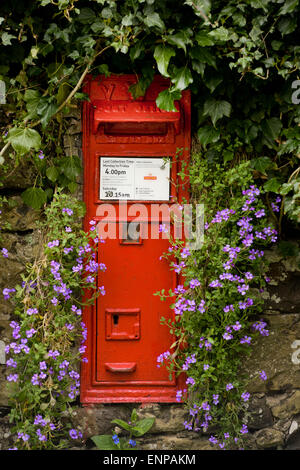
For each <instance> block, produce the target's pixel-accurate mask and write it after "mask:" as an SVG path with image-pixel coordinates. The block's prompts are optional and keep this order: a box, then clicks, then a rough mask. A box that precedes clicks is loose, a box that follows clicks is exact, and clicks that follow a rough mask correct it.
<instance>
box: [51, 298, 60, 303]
mask: <svg viewBox="0 0 300 470" xmlns="http://www.w3.org/2000/svg"><path fill="white" fill-rule="evenodd" d="M51 303H52V304H53V305H57V304H58V303H59V300H58V299H57V298H56V297H52V299H51Z"/></svg>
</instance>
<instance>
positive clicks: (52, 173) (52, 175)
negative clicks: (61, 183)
mask: <svg viewBox="0 0 300 470" xmlns="http://www.w3.org/2000/svg"><path fill="white" fill-rule="evenodd" d="M46 176H47V178H48V179H49V180H50V181H52V183H54V182H55V181H56V180H57V178H58V176H59V171H58V169H57V168H56V167H55V166H50V167H49V168H47V170H46Z"/></svg>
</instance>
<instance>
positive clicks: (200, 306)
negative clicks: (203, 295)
mask: <svg viewBox="0 0 300 470" xmlns="http://www.w3.org/2000/svg"><path fill="white" fill-rule="evenodd" d="M198 310H199V312H200V313H204V312H205V301H204V300H201V302H200V304H199V306H198Z"/></svg>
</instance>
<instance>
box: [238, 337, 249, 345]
mask: <svg viewBox="0 0 300 470" xmlns="http://www.w3.org/2000/svg"><path fill="white" fill-rule="evenodd" d="M240 343H241V344H250V343H251V336H244V338H242V339H241V340H240Z"/></svg>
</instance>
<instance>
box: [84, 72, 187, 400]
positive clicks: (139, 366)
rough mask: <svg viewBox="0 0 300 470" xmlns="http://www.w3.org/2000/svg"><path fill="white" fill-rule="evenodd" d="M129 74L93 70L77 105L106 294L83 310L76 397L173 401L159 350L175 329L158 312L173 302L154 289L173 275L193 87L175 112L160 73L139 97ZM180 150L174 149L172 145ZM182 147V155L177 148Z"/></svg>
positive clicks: (168, 284) (166, 312) (172, 384)
mask: <svg viewBox="0 0 300 470" xmlns="http://www.w3.org/2000/svg"><path fill="white" fill-rule="evenodd" d="M134 83H136V77H135V76H130V75H125V76H121V77H119V76H118V77H116V76H110V77H108V78H103V77H100V78H99V79H93V80H92V79H90V80H89V81H88V82H87V84H86V87H85V91H86V92H87V93H88V94H89V97H90V102H89V103H86V104H85V105H84V109H83V122H84V126H83V137H84V138H83V152H84V168H85V179H84V199H85V203H86V206H87V216H86V227H88V222H89V221H90V220H91V219H93V220H96V221H97V229H98V235H99V237H101V238H102V239H104V241H105V242H104V243H99V253H98V262H100V263H104V264H105V265H106V267H107V269H106V270H105V272H101V273H99V275H98V284H99V286H102V285H103V286H104V287H105V292H106V294H105V295H104V296H100V297H99V298H98V300H97V302H96V304H95V305H94V306H92V307H88V308H86V309H85V312H84V321H85V323H86V325H87V329H88V342H87V356H88V363H84V364H83V367H82V383H81V401H82V402H83V403H97V402H99V403H101V402H121V401H127V402H146V401H152V402H153V401H158V402H173V401H176V391H177V389H178V388H180V387H181V385H182V384H181V383H180V379H179V380H178V379H176V378H175V376H174V375H171V376H170V374H169V372H168V371H167V370H166V368H164V367H157V357H158V356H159V355H160V354H161V353H163V352H165V351H167V350H169V349H170V346H171V344H172V342H173V338H172V337H171V336H170V333H169V330H168V328H167V327H166V326H165V325H162V324H161V321H160V319H161V318H162V317H164V318H165V319H172V318H173V311H172V309H171V308H170V305H171V299H170V301H165V302H162V301H161V300H160V297H159V296H157V295H154V294H155V293H156V292H157V291H160V290H161V289H165V291H166V292H168V291H169V289H172V290H174V288H175V287H176V285H177V284H178V282H179V279H178V276H177V274H176V273H175V272H174V271H172V270H170V267H169V264H168V262H167V261H166V260H165V259H164V258H163V257H162V255H163V253H164V252H167V251H168V248H169V241H168V236H167V235H166V234H165V232H164V231H162V230H161V227H162V226H168V227H169V230H170V233H172V224H170V210H171V206H172V204H174V203H175V202H182V201H183V199H184V200H187V199H188V188H187V187H185V186H182V185H178V183H179V181H178V176H177V175H178V172H179V171H180V169H181V165H182V162H185V163H187V161H188V158H189V148H190V96H189V93H187V92H185V93H183V97H182V99H181V100H180V101H178V102H177V103H176V108H177V111H176V112H165V111H161V110H159V109H158V108H157V106H156V103H155V100H156V98H157V96H158V94H159V92H160V91H163V90H164V89H166V88H167V87H168V82H166V80H165V79H162V78H161V77H157V78H156V79H155V80H154V81H153V83H152V85H150V87H149V88H148V90H147V92H146V94H145V96H144V97H143V98H142V99H139V100H137V101H135V100H133V98H132V96H131V94H130V87H131V86H132V85H133V84H134ZM178 150H180V152H179V153H178ZM178 154H180V158H177V157H176V155H178Z"/></svg>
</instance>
